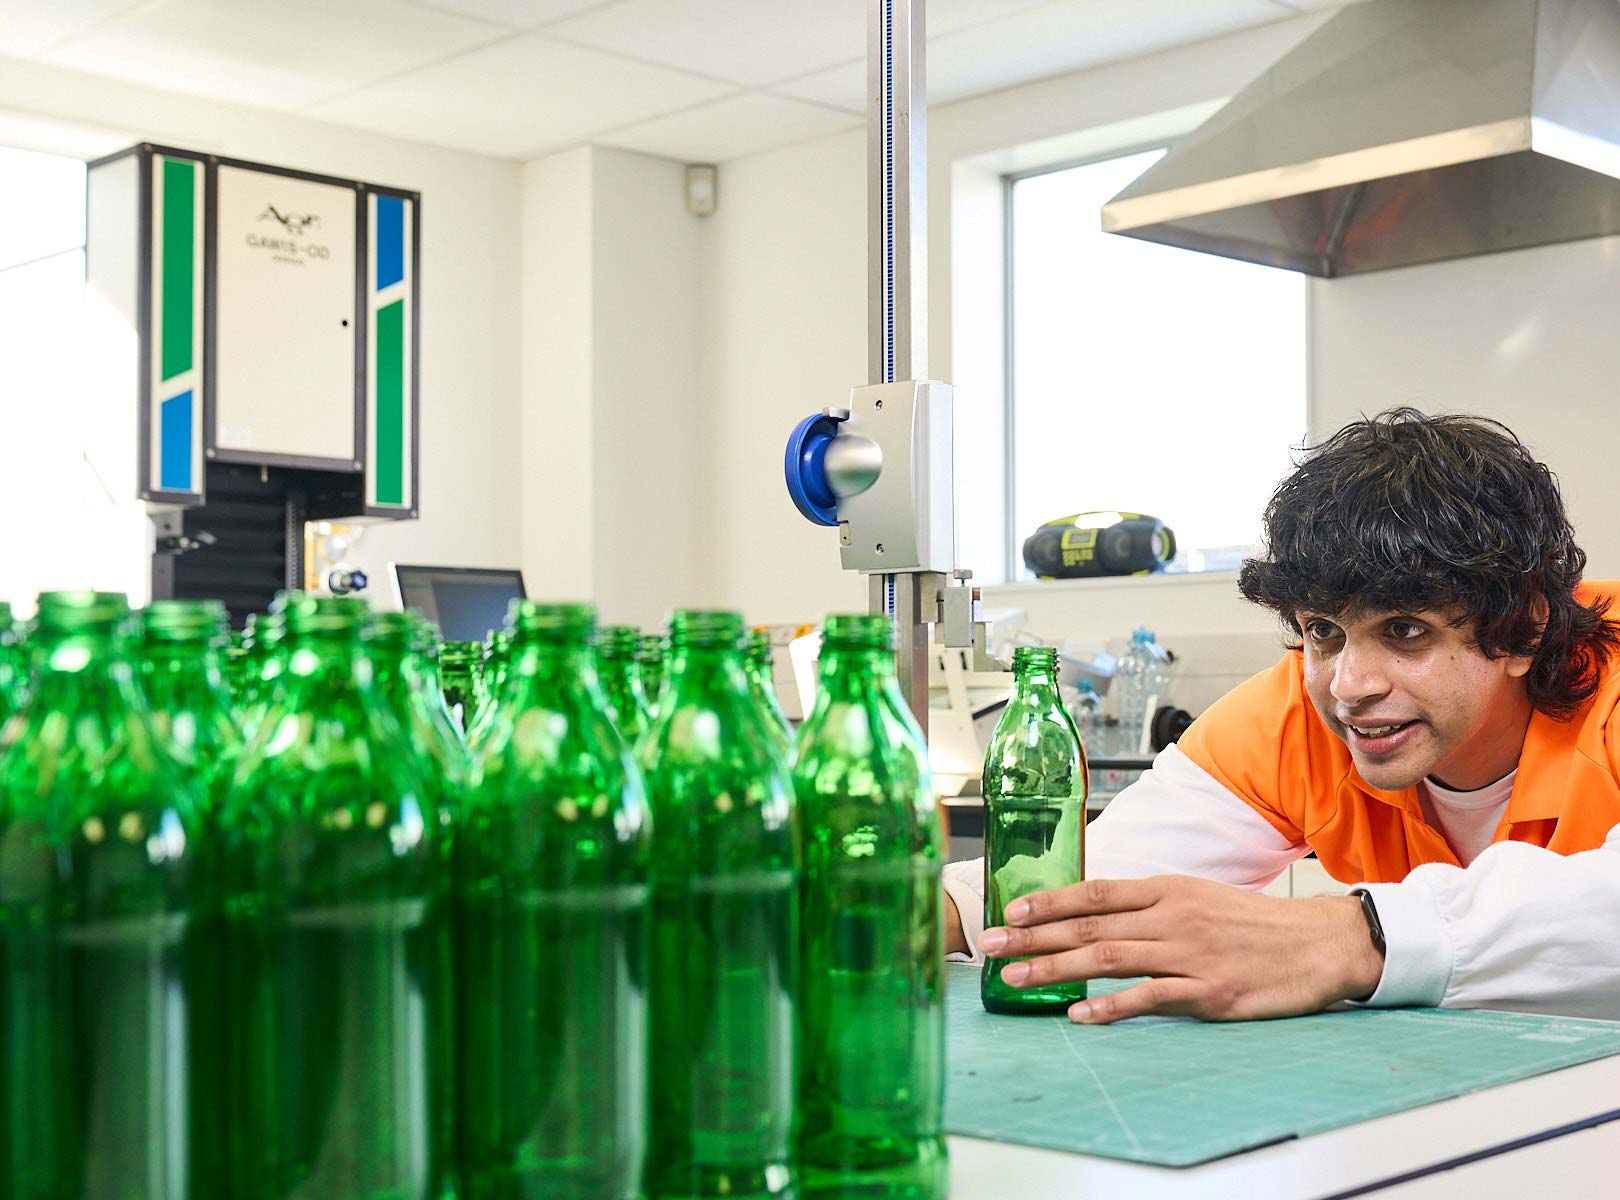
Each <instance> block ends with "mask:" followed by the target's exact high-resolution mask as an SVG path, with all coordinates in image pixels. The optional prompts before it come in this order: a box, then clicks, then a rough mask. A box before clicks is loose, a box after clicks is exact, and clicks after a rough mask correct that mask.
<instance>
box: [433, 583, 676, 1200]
mask: <svg viewBox="0 0 1620 1200" xmlns="http://www.w3.org/2000/svg"><path fill="white" fill-rule="evenodd" d="M511 619H512V626H513V637H512V645H511V652H512V660H511V665H510V675H509V681H508V686H507V690H506V694H505V698H504V699H503V702H502V704H501V708H500V710H499V712H498V713H497V714H496V716H495V717H494V719H493V723H492V724H491V725H490V726H489V730H488V733H487V735H486V736H485V737H484V740H483V742H482V743H481V745H480V754H479V759H478V762H477V763H476V764H475V766H474V768H473V774H472V781H471V783H470V785H469V787H468V794H467V800H466V807H465V810H464V812H463V814H462V818H461V829H460V838H459V844H458V848H457V852H456V944H457V954H458V969H457V980H458V984H459V989H460V991H459V997H458V1002H459V1006H460V1011H462V1012H464V1013H468V1014H476V1016H475V1017H472V1018H471V1019H468V1020H465V1021H463V1022H461V1024H460V1027H459V1037H460V1043H459V1047H458V1051H459V1062H460V1071H461V1074H460V1089H459V1091H460V1099H459V1105H460V1124H459V1137H458V1144H459V1147H460V1154H461V1170H462V1184H463V1193H462V1200H637V1198H639V1197H641V1196H642V1195H643V1192H642V1172H643V1166H644V1163H645V1160H646V1149H647V1146H646V1142H647V1131H646V1121H647V1005H648V995H647V980H648V963H647V955H648V949H649V945H648V934H649V930H648V925H649V921H650V919H651V911H650V907H649V906H650V898H651V888H650V882H651V869H652V867H651V853H652V844H651V842H652V826H651V822H650V819H649V813H648V808H647V802H646V797H645V794H644V793H643V790H642V783H641V774H640V772H639V771H638V770H637V768H636V766H635V763H634V762H633V761H632V760H631V758H630V756H629V752H628V750H627V749H626V747H625V744H624V742H623V740H622V739H621V738H620V737H619V735H618V734H617V733H616V732H615V730H614V728H613V724H612V722H611V721H610V720H609V718H608V715H607V708H606V698H605V696H604V695H603V693H602V690H601V688H600V686H599V685H598V682H597V679H596V672H595V669H594V667H593V665H592V656H591V631H592V625H593V623H594V617H593V613H592V610H591V608H590V607H589V606H587V605H581V604H537V603H535V602H533V601H527V600H525V601H519V602H517V603H516V604H515V605H514V607H513V611H512V618H511Z"/></svg>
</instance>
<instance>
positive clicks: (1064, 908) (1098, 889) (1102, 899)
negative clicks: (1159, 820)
mask: <svg viewBox="0 0 1620 1200" xmlns="http://www.w3.org/2000/svg"><path fill="white" fill-rule="evenodd" d="M1171 878H1173V876H1162V875H1161V876H1157V877H1155V878H1153V879H1086V880H1082V881H1081V882H1080V883H1074V884H1070V885H1069V886H1068V887H1061V888H1053V889H1052V890H1051V891H1049V892H1031V893H1030V894H1029V895H1027V896H1021V897H1019V898H1018V899H1017V900H1014V901H1013V902H1012V903H1011V904H1009V905H1007V909H1006V913H1005V916H1006V919H1007V924H1009V925H1039V924H1041V923H1043V922H1045V921H1059V920H1062V919H1064V918H1065V917H1088V916H1096V915H1097V914H1099V913H1111V912H1130V911H1132V910H1134V909H1139V908H1147V907H1149V906H1150V905H1152V904H1155V903H1157V902H1158V900H1159V898H1160V897H1161V896H1163V895H1164V891H1165V886H1166V882H1167V880H1169V879H1171Z"/></svg>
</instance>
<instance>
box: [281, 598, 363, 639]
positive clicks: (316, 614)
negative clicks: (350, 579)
mask: <svg viewBox="0 0 1620 1200" xmlns="http://www.w3.org/2000/svg"><path fill="white" fill-rule="evenodd" d="M371 615H372V614H371V610H370V608H368V607H367V605H366V602H365V601H364V600H358V599H350V598H348V597H342V596H306V595H302V594H299V595H298V596H297V597H296V598H295V599H292V600H290V601H289V603H288V604H287V606H286V607H285V608H284V609H283V611H282V613H281V616H282V621H283V628H284V631H285V634H288V635H302V634H311V633H313V634H323V633H334V634H347V635H357V634H359V633H360V631H361V630H362V629H363V628H364V627H365V624H366V621H367V619H368V618H369V617H370V616H371Z"/></svg>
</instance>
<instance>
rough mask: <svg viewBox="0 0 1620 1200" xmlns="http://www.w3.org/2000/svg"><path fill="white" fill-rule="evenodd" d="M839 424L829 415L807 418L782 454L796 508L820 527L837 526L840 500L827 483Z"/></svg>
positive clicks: (783, 467)
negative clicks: (829, 452) (829, 455)
mask: <svg viewBox="0 0 1620 1200" xmlns="http://www.w3.org/2000/svg"><path fill="white" fill-rule="evenodd" d="M838 424H839V422H838V419H837V418H836V417H829V416H828V415H827V414H826V413H816V414H815V415H814V416H810V417H806V418H805V419H804V420H802V421H800V422H799V423H798V424H797V425H796V426H794V428H793V433H792V434H791V435H790V436H789V437H788V440H787V450H786V452H785V453H784V454H783V455H782V473H783V475H784V476H785V477H786V479H787V490H788V495H789V496H790V497H792V499H793V506H794V507H795V508H797V509H798V510H799V511H800V512H801V513H803V514H804V517H805V519H806V520H808V521H814V522H815V523H816V524H817V525H836V524H838V497H837V496H835V495H834V494H833V490H832V487H831V485H830V484H828V482H827V447H828V446H830V445H831V444H832V440H833V438H835V437H837V436H838Z"/></svg>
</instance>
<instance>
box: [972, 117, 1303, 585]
mask: <svg viewBox="0 0 1620 1200" xmlns="http://www.w3.org/2000/svg"><path fill="white" fill-rule="evenodd" d="M1177 136H1178V135H1175V134H1167V135H1164V136H1160V137H1154V138H1147V139H1133V140H1131V141H1127V142H1120V143H1118V144H1117V145H1113V146H1110V147H1108V148H1107V149H1102V150H1098V151H1096V152H1095V153H1091V154H1084V155H1079V156H1077V157H1069V158H1062V159H1057V160H1055V161H1053V162H1050V163H1043V164H1041V165H1040V166H1035V167H1029V168H1027V169H1024V170H1018V171H1006V172H1003V173H1002V175H1001V261H1002V292H1001V315H1002V330H1001V336H1002V368H1001V373H1002V379H1001V396H1002V439H1003V440H1002V447H1003V454H1002V457H1003V463H1002V469H1003V472H1004V488H1003V495H1002V530H1003V537H1004V540H1005V543H1006V553H1005V556H1004V560H1003V562H1002V572H1003V576H1004V578H1003V582H1002V583H1001V584H1000V586H1002V587H1026V586H1029V585H1031V584H1036V583H1040V582H1041V581H1039V580H1036V579H1025V578H1023V577H1022V576H1023V569H1024V563H1023V555H1022V549H1023V539H1021V538H1020V537H1019V536H1018V506H1017V494H1016V489H1017V486H1018V481H1017V465H1018V442H1017V437H1016V434H1017V408H1018V390H1017V386H1018V385H1017V375H1018V369H1017V359H1018V355H1017V321H1016V316H1015V308H1016V304H1015V302H1014V296H1015V294H1016V292H1017V286H1016V275H1017V264H1016V258H1015V248H1016V246H1015V239H1016V233H1015V227H1016V225H1017V221H1016V220H1015V218H1014V204H1013V189H1014V188H1015V187H1016V186H1017V185H1018V184H1019V183H1021V182H1023V181H1024V180H1026V179H1035V178H1038V177H1040V176H1042V175H1053V174H1056V173H1058V172H1059V171H1072V170H1075V169H1076V168H1079V167H1091V166H1096V165H1097V164H1099V163H1105V162H1110V161H1112V160H1113V159H1116V158H1129V157H1130V156H1131V155H1133V154H1145V153H1147V152H1149V151H1151V150H1163V151H1166V152H1168V151H1169V150H1170V149H1171V145H1172V143H1173V142H1175V141H1176V138H1177ZM1118 236H1123V235H1118ZM1188 253H1195V252H1194V251H1188ZM1303 304H1304V306H1305V312H1304V322H1305V335H1306V343H1305V364H1306V368H1305V381H1304V393H1303V396H1302V400H1303V404H1304V416H1305V425H1306V428H1309V427H1310V421H1311V415H1312V407H1311V388H1310V378H1311V376H1310V329H1311V300H1310V289H1309V288H1308V287H1307V288H1306V290H1305V295H1304V298H1303ZM1232 573H1233V572H1232V571H1230V570H1226V569H1221V570H1214V571H1178V572H1176V573H1175V574H1174V575H1163V574H1160V575H1153V576H1148V578H1153V579H1180V578H1187V577H1190V578H1194V579H1198V578H1205V577H1209V576H1215V575H1223V574H1226V575H1229V574H1232ZM1103 578H1108V577H1103ZM1114 578H1125V577H1123V576H1119V577H1114ZM1053 582H1057V583H1064V584H1075V583H1079V584H1084V583H1087V582H1090V581H1089V580H1086V579H1065V580H1055V581H1047V583H1046V585H1045V586H1050V585H1051V583H1053Z"/></svg>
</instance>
